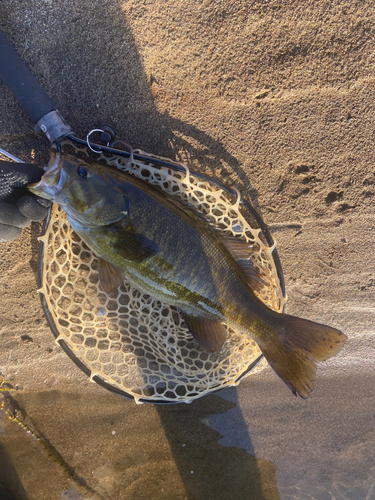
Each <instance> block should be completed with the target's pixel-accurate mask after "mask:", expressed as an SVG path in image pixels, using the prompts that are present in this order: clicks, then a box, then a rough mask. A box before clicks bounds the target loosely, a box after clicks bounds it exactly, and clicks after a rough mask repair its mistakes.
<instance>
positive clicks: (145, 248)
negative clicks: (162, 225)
mask: <svg viewBox="0 0 375 500" xmlns="http://www.w3.org/2000/svg"><path fill="white" fill-rule="evenodd" d="M113 247H114V249H115V250H116V252H117V253H119V254H120V255H121V256H122V257H123V258H124V259H126V260H130V261H132V262H142V261H143V260H145V259H149V258H150V257H153V256H154V255H156V254H157V253H159V247H158V246H157V245H156V243H154V242H153V241H151V240H149V239H148V238H146V237H145V236H143V235H141V234H137V233H135V232H133V231H128V230H125V229H122V230H120V231H119V232H118V234H117V236H116V241H115V242H114V243H113Z"/></svg>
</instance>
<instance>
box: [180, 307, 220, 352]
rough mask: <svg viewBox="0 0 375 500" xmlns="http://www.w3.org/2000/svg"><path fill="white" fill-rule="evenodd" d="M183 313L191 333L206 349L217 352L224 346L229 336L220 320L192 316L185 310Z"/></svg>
mask: <svg viewBox="0 0 375 500" xmlns="http://www.w3.org/2000/svg"><path fill="white" fill-rule="evenodd" d="M182 315H183V317H184V320H185V323H186V324H187V327H188V328H189V331H190V333H191V334H192V335H193V337H194V338H195V340H196V341H197V342H198V344H199V345H201V346H202V347H203V348H204V349H206V351H209V352H216V351H218V350H219V349H220V348H221V347H222V345H223V344H224V342H225V340H226V338H227V332H226V329H225V327H224V326H223V325H222V324H221V323H220V321H216V320H213V319H206V318H202V317H200V316H192V315H190V314H187V313H184V312H183V313H182Z"/></svg>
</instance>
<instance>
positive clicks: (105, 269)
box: [99, 257, 124, 295]
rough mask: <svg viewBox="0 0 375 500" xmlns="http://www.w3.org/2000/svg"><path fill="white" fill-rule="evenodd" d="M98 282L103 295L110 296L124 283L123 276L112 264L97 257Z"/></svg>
mask: <svg viewBox="0 0 375 500" xmlns="http://www.w3.org/2000/svg"><path fill="white" fill-rule="evenodd" d="M99 280H100V284H101V285H102V288H103V290H104V291H105V293H106V294H108V295H110V294H111V293H112V292H113V291H114V290H116V288H118V287H119V286H120V285H121V283H122V282H123V281H124V276H123V275H122V273H120V271H118V270H117V269H116V268H114V267H113V266H112V264H110V263H109V262H107V261H106V260H104V259H101V258H100V257H99Z"/></svg>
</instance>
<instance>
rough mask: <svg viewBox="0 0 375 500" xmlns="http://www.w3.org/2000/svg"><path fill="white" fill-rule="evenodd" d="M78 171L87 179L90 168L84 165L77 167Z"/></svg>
mask: <svg viewBox="0 0 375 500" xmlns="http://www.w3.org/2000/svg"><path fill="white" fill-rule="evenodd" d="M77 173H78V175H79V176H80V177H82V178H83V179H86V178H87V177H88V175H89V171H88V169H87V168H86V167H83V166H82V165H81V166H79V167H78V168H77Z"/></svg>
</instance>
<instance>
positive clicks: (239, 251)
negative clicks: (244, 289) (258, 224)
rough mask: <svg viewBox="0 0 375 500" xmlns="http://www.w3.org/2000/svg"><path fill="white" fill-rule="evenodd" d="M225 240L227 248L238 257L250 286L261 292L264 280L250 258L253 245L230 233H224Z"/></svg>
mask: <svg viewBox="0 0 375 500" xmlns="http://www.w3.org/2000/svg"><path fill="white" fill-rule="evenodd" d="M223 241H224V245H225V246H226V248H227V249H228V250H229V252H230V253H231V254H232V255H233V257H234V258H235V259H236V261H237V264H238V265H239V266H240V267H241V269H242V270H243V272H244V273H245V275H246V279H247V282H248V284H249V286H250V288H251V289H252V290H255V291H257V292H260V291H261V290H262V288H263V287H264V280H263V278H262V276H261V275H260V274H259V271H258V270H257V269H256V267H255V266H254V264H253V263H252V261H251V259H250V255H251V253H253V252H252V248H251V245H249V243H247V242H246V241H244V240H241V239H239V238H237V237H236V236H232V235H228V234H225V235H223Z"/></svg>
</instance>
